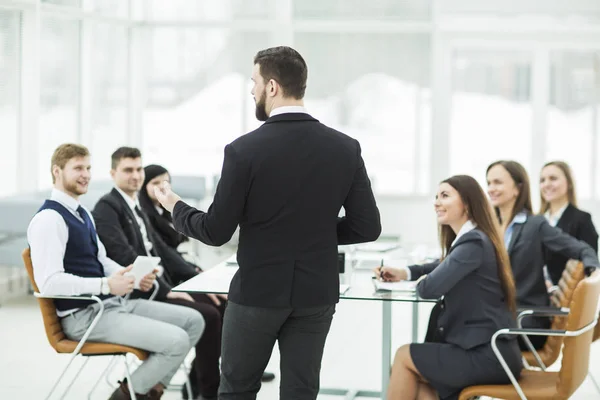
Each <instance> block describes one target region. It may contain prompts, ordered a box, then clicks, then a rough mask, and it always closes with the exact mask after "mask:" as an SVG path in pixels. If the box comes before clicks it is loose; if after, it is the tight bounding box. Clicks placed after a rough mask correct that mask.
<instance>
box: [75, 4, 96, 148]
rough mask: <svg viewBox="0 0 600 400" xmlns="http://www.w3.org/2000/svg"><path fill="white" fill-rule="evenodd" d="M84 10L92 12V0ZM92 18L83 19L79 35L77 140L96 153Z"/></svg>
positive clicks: (84, 5)
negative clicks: (93, 135)
mask: <svg viewBox="0 0 600 400" xmlns="http://www.w3.org/2000/svg"><path fill="white" fill-rule="evenodd" d="M82 11H83V12H92V11H93V4H92V1H91V0H84V1H83V2H82ZM95 23H96V22H94V21H92V20H86V19H81V20H79V24H80V28H79V29H80V35H79V99H78V100H79V112H78V113H77V116H78V118H77V128H78V131H77V141H78V142H79V143H81V144H83V145H84V146H87V147H88V148H89V150H90V152H91V153H92V156H93V155H94V149H93V148H92V118H93V110H92V104H93V102H92V98H93V97H92V96H93V95H94V93H93V87H94V86H93V84H92V82H93V79H95V77H94V75H93V73H92V68H93V66H92V54H93V53H92V52H93V41H94V39H93V30H94V28H93V24H95Z"/></svg>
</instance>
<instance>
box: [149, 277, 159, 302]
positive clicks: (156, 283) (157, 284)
mask: <svg viewBox="0 0 600 400" xmlns="http://www.w3.org/2000/svg"><path fill="white" fill-rule="evenodd" d="M152 286H154V290H153V291H152V294H151V295H150V297H149V298H148V300H154V298H155V297H156V295H157V294H158V289H159V287H160V283H158V281H157V280H156V279H155V280H154V282H153V283H152Z"/></svg>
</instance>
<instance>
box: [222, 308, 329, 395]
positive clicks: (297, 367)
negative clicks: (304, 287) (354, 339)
mask: <svg viewBox="0 0 600 400" xmlns="http://www.w3.org/2000/svg"><path fill="white" fill-rule="evenodd" d="M334 313H335V305H330V306H324V307H316V308H260V307H248V306H242V305H239V304H235V303H232V302H231V301H230V302H229V303H228V304H227V308H226V309H225V318H224V321H223V339H222V351H221V385H220V386H219V399H220V400H246V399H256V394H257V393H258V391H259V389H260V379H261V376H262V373H263V372H264V370H265V368H266V366H267V363H268V362H269V359H270V358H271V353H272V352H273V346H274V345H275V341H278V342H279V352H280V354H281V362H280V369H281V382H280V386H279V398H280V399H281V400H294V399H298V400H310V399H316V398H317V394H318V393H319V375H320V372H321V360H322V358H323V348H324V347H325V339H326V338H327V334H328V333H329V328H330V326H331V320H332V319H333V314H334Z"/></svg>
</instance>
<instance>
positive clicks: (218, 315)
mask: <svg viewBox="0 0 600 400" xmlns="http://www.w3.org/2000/svg"><path fill="white" fill-rule="evenodd" d="M191 296H192V297H193V298H194V300H195V301H194V302H190V301H186V300H180V299H173V300H171V299H162V300H160V301H163V302H165V303H169V304H176V305H180V306H184V307H190V308H193V309H195V310H196V311H198V312H199V313H200V314H202V316H203V317H204V321H205V322H206V326H205V328H204V333H203V334H202V337H201V338H200V340H199V341H198V343H197V344H196V358H195V359H194V361H193V363H192V369H191V371H190V376H189V377H190V382H191V384H192V390H193V391H194V392H195V393H193V396H194V397H195V396H196V395H197V394H201V395H202V396H205V397H214V396H216V395H217V390H218V388H219V381H220V379H219V378H220V374H219V357H220V356H221V323H222V316H223V310H224V306H225V305H224V301H223V303H221V306H220V307H217V306H216V305H215V304H214V303H213V301H212V300H210V299H209V298H208V296H206V295H204V294H199V293H194V294H192V295H191ZM196 391H197V392H196ZM188 398H193V397H192V396H189V397H188Z"/></svg>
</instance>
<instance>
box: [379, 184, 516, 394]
mask: <svg viewBox="0 0 600 400" xmlns="http://www.w3.org/2000/svg"><path fill="white" fill-rule="evenodd" d="M435 212H436V214H437V220H438V223H439V225H440V231H439V237H440V242H441V246H442V258H441V260H440V262H439V263H433V264H428V265H423V266H413V267H411V268H410V273H411V278H412V279H419V283H418V284H417V292H418V294H419V296H420V297H422V298H426V299H438V298H441V297H442V296H443V300H442V301H441V303H440V313H439V314H438V315H437V316H436V318H437V320H436V326H437V329H438V332H439V335H438V336H439V340H438V341H437V342H435V343H412V344H410V345H404V346H402V347H400V348H399V349H398V351H397V352H396V357H395V359H394V364H393V367H392V375H391V379H390V386H389V390H388V398H389V399H417V398H418V399H438V398H442V399H457V398H458V395H459V393H460V391H461V390H462V389H463V388H464V387H467V386H471V385H477V384H504V383H509V382H510V381H509V378H508V376H507V375H506V372H505V371H504V369H503V368H502V366H501V365H500V363H499V362H498V361H497V359H496V357H495V356H494V353H493V350H492V347H491V338H492V335H493V334H494V333H495V332H496V331H498V330H499V329H502V328H509V327H514V326H515V308H516V302H515V297H516V295H515V285H514V282H513V277H512V272H511V269H510V263H509V259H508V254H507V253H506V250H505V248H504V244H503V242H502V238H501V235H500V232H499V228H498V223H497V221H496V218H494V215H493V211H492V209H491V207H490V205H489V202H488V201H487V199H486V198H485V194H484V192H483V190H482V189H481V187H480V186H479V184H478V183H477V182H476V181H475V179H473V178H472V177H470V176H466V175H458V176H453V177H451V178H449V179H446V180H445V181H443V182H442V183H440V185H439V189H438V193H437V196H436V201H435ZM376 272H377V273H378V274H380V276H382V279H384V280H386V281H397V280H400V279H403V278H404V279H405V278H406V275H405V274H406V272H405V270H403V269H395V268H390V267H382V268H381V269H380V270H378V271H376ZM498 347H499V349H500V351H501V353H502V354H503V356H504V357H505V359H506V361H507V363H508V365H509V368H510V370H511V371H512V372H513V374H514V375H515V376H517V377H518V376H519V375H520V372H521V369H522V362H521V354H520V351H519V347H518V344H517V341H516V340H515V339H514V338H510V337H501V338H500V339H499V340H498Z"/></svg>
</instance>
